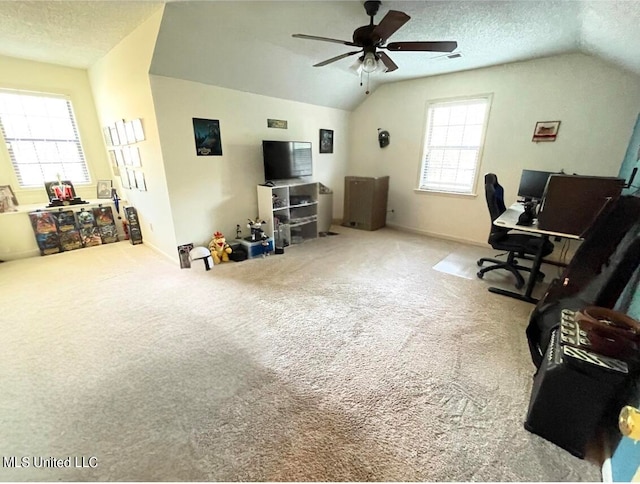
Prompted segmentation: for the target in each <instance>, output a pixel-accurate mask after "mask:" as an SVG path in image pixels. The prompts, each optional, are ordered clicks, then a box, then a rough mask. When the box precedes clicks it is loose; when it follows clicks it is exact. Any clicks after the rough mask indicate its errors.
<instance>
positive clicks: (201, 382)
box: [0, 227, 600, 481]
mask: <svg viewBox="0 0 640 484" xmlns="http://www.w3.org/2000/svg"><path fill="white" fill-rule="evenodd" d="M335 230H336V231H337V232H340V235H338V236H334V237H325V238H321V239H318V240H316V241H311V242H307V243H305V244H303V245H302V246H297V247H291V248H288V249H287V251H286V253H285V254H284V255H279V256H270V257H267V258H266V259H255V260H249V261H245V262H242V263H227V264H224V265H221V266H216V267H214V268H213V269H212V270H211V271H209V272H205V271H204V266H203V265H202V264H197V265H195V266H194V267H193V268H192V269H190V270H180V269H179V268H178V266H177V264H175V265H174V264H173V263H171V262H170V261H167V260H166V259H164V258H163V257H161V256H159V255H157V254H156V253H155V252H153V251H152V250H150V249H149V248H148V247H145V246H131V245H130V244H128V243H127V242H122V243H118V244H111V245H107V246H102V247H94V248H90V249H82V250H78V251H75V252H71V253H64V254H58V255H52V256H47V257H42V258H33V259H27V260H22V261H15V262H8V263H4V264H0V291H1V294H2V301H3V302H2V306H1V315H0V326H1V336H0V341H1V342H0V392H1V393H0V434H1V435H0V455H2V456H18V457H22V456H26V457H28V459H32V458H33V457H45V458H46V457H55V458H58V459H64V458H66V457H71V459H72V460H73V458H74V457H78V458H82V457H84V458H85V462H86V460H87V459H89V458H90V457H92V456H93V457H95V459H94V460H92V461H91V462H92V463H94V464H97V465H96V467H93V468H91V467H87V468H74V467H71V468H66V467H63V468H56V469H52V468H33V466H30V467H29V468H13V469H12V468H7V467H4V468H0V479H1V480H5V481H6V480H12V481H24V480H43V481H50V480H51V481H53V480H63V481H78V480H81V481H91V480H103V481H155V480H166V481H193V480H198V481H200V480H203V481H237V480H242V481H248V480H258V481H280V480H292V481H310V480H312V481H327V480H328V481H345V480H346V481H581V480H588V481H594V480H600V471H599V468H598V466H597V465H594V464H592V463H589V462H586V461H581V460H579V459H577V458H575V457H573V456H571V455H570V454H568V453H567V452H565V451H563V450H561V449H560V448H558V447H556V446H554V445H553V444H551V443H549V442H547V441H545V440H543V439H541V438H539V437H537V436H535V435H532V434H530V433H528V432H526V431H525V430H524V429H523V425H522V424H523V420H524V417H525V413H526V409H527V404H528V398H529V391H530V388H531V379H532V374H533V365H532V364H531V363H530V360H529V356H528V350H527V344H526V340H525V334H524V329H525V327H526V322H527V316H528V314H529V312H530V311H531V309H532V306H531V305H529V304H526V303H523V302H520V301H516V300H512V299H509V298H505V297H502V296H498V295H494V294H490V293H488V292H487V290H486V288H487V286H488V285H489V282H488V281H481V280H478V279H475V280H471V279H465V278H462V277H456V276H452V275H450V274H447V273H443V272H440V271H437V270H434V269H433V266H434V265H436V264H437V263H438V262H439V261H441V260H443V259H444V258H446V257H447V256H448V255H449V254H451V253H453V252H456V253H459V252H461V251H462V252H463V251H464V250H465V246H463V245H461V244H456V243H452V242H446V241H441V240H434V239H429V238H426V237H422V236H418V235H413V234H406V233H402V232H398V231H395V230H392V229H389V228H385V229H381V230H378V231H375V232H365V231H358V230H353V229H347V228H342V227H341V228H335ZM476 249H477V248H474V249H473V250H476ZM80 462H81V461H80ZM72 463H73V461H72Z"/></svg>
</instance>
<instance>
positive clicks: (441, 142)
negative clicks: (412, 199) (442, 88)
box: [418, 96, 490, 194]
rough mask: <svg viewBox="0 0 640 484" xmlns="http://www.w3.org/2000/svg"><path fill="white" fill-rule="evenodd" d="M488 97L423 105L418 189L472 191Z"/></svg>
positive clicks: (484, 126) (482, 137)
mask: <svg viewBox="0 0 640 484" xmlns="http://www.w3.org/2000/svg"><path fill="white" fill-rule="evenodd" d="M489 102H490V97H489V96H484V97H477V98H473V99H464V100H456V101H448V102H435V103H430V104H428V105H427V123H426V132H425V141H424V150H423V155H422V160H421V169H420V181H419V186H418V188H419V189H421V190H435V191H440V192H450V193H467V194H469V193H473V188H474V185H475V181H476V174H477V171H478V165H479V164H480V153H481V151H482V143H483V139H484V132H485V128H486V124H487V114H488V112H489Z"/></svg>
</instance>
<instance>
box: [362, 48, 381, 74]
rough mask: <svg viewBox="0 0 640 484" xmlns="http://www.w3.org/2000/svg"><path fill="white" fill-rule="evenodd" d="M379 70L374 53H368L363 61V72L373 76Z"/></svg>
mask: <svg viewBox="0 0 640 484" xmlns="http://www.w3.org/2000/svg"><path fill="white" fill-rule="evenodd" d="M377 68H378V59H376V56H375V54H374V53H373V52H367V53H366V54H365V55H364V59H363V60H362V70H363V71H364V72H366V73H369V74H371V73H372V72H375V71H376V69H377Z"/></svg>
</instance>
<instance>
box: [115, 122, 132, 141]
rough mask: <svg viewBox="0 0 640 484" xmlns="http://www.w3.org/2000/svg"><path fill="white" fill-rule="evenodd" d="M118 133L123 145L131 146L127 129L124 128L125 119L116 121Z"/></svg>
mask: <svg viewBox="0 0 640 484" xmlns="http://www.w3.org/2000/svg"><path fill="white" fill-rule="evenodd" d="M116 131H117V132H118V138H119V139H120V144H121V145H126V144H129V141H128V140H127V129H126V128H125V127H124V119H119V120H118V121H116Z"/></svg>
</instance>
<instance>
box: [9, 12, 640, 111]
mask: <svg viewBox="0 0 640 484" xmlns="http://www.w3.org/2000/svg"><path fill="white" fill-rule="evenodd" d="M158 7H159V4H158V3H157V2H146V1H97V0H96V1H27V2H25V1H13V2H6V1H0V54H3V55H8V56H12V57H22V58H27V59H32V60H40V61H45V62H51V63H55V64H62V65H69V66H74V67H89V66H90V65H91V64H92V63H93V62H95V61H96V60H97V59H98V58H100V57H101V56H102V55H104V54H106V53H107V52H108V51H109V50H110V49H111V48H112V47H113V46H114V45H116V44H117V43H118V42H119V41H120V40H121V39H122V38H123V37H124V36H125V35H127V33H129V32H130V31H131V30H132V29H133V28H135V26H137V25H139V24H140V23H141V22H142V21H144V20H145V19H146V18H147V17H148V16H149V15H150V14H151V13H152V12H153V11H155V10H156V9H157V8H158ZM389 10H400V11H403V12H406V13H407V14H408V15H409V16H410V17H411V20H409V21H408V22H407V23H406V24H405V25H404V26H403V27H401V28H400V29H399V30H398V31H397V32H396V33H395V34H393V35H392V36H391V38H390V39H389V42H398V41H415V40H429V41H437V40H455V41H457V42H458V48H457V49H456V51H455V52H456V53H459V54H461V55H460V56H459V57H456V58H454V59H450V58H449V57H448V56H446V55H442V54H441V53H426V52H388V54H389V56H390V57H391V58H392V59H393V61H394V62H395V63H396V64H397V65H398V69H397V70H396V71H394V72H390V73H382V74H375V75H372V76H371V78H370V79H369V89H370V90H371V91H373V90H374V89H375V88H376V86H378V85H379V84H380V83H385V82H394V81H399V80H403V79H412V78H418V77H424V76H432V75H438V74H444V73H450V72H455V71H460V70H468V69H475V68H479V67H486V66H492V65H499V64H504V63H508V62H514V61H521V60H527V59H532V58H538V57H545V56H550V55H556V54H561V53H570V52H583V53H586V54H590V55H595V56H599V57H601V58H603V59H605V60H607V61H608V62H611V63H613V64H615V65H618V66H620V67H622V68H624V69H627V70H629V71H631V72H634V73H636V74H638V75H639V76H640V29H639V28H638V25H640V1H639V0H607V1H602V0H538V1H526V0H504V1H491V0H489V1H478V0H448V1H388V2H386V1H383V2H382V6H381V8H380V10H379V12H378V14H377V15H376V17H375V20H374V21H375V23H379V21H380V20H381V19H382V18H383V17H384V15H385V14H386V13H387V12H388V11H389ZM368 23H369V17H368V16H367V15H366V12H365V9H364V7H363V2H362V1H238V0H235V1H218V0H211V1H171V2H169V3H167V4H166V6H165V13H164V16H163V19H162V25H161V29H160V33H159V35H158V41H157V45H156V50H155V54H154V58H153V62H152V66H151V72H152V73H154V74H158V75H163V76H170V77H176V78H181V79H187V80H192V81H197V82H202V83H206V84H212V85H217V86H222V87H227V88H230V89H236V90H241V91H247V92H253V93H258V94H264V95H267V96H273V97H278V98H283V99H291V100H295V101H301V102H306V103H312V104H318V105H324V106H331V107H336V108H342V109H353V108H354V107H355V106H357V105H358V104H359V103H360V102H362V100H363V99H364V98H365V97H366V94H365V90H366V87H367V85H366V84H367V79H366V77H365V78H364V79H363V82H364V85H363V86H360V78H359V77H358V75H356V74H355V73H354V72H353V71H352V69H350V67H351V66H352V65H353V63H354V60H355V59H356V58H357V57H358V56H351V57H348V58H345V59H342V60H339V61H337V62H334V63H331V64H329V65H327V66H324V67H313V64H316V63H318V62H320V61H323V60H325V59H328V58H331V57H334V56H337V55H340V54H343V53H346V52H349V51H352V50H354V49H353V47H349V46H346V45H341V44H339V43H330V42H319V41H313V40H306V39H298V38H292V37H291V35H292V34H294V33H303V34H309V35H316V36H322V37H329V38H334V39H341V40H345V41H351V40H352V39H351V35H352V33H353V31H354V30H355V28H357V27H359V26H362V25H366V24H368Z"/></svg>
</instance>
